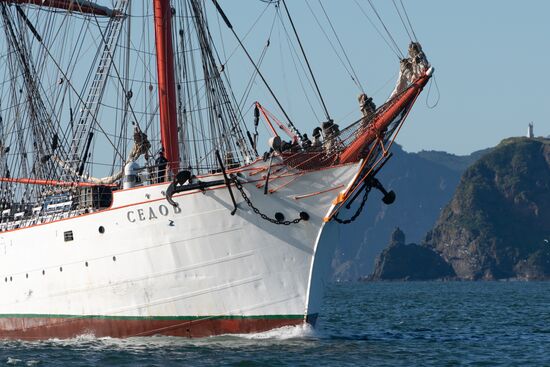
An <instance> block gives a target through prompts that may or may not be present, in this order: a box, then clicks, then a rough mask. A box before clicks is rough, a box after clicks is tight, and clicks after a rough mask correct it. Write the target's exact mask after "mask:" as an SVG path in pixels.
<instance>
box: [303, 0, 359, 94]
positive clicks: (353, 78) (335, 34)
mask: <svg viewBox="0 0 550 367" xmlns="http://www.w3.org/2000/svg"><path fill="white" fill-rule="evenodd" d="M306 5H307V6H308V8H310V7H309V4H308V3H307V2H306ZM319 5H320V6H321V9H322V10H323V13H324V14H325V17H326V18H327V21H328V24H329V25H330V29H331V30H332V33H333V34H334V37H335V38H336V41H337V42H338V45H340V49H341V50H342V53H343V54H344V57H345V58H346V61H347V62H348V65H349V68H350V70H351V72H352V73H353V76H351V75H350V76H351V79H352V80H353V81H354V82H355V84H356V85H357V86H358V87H359V89H360V91H361V92H364V91H365V90H364V88H363V86H362V85H361V81H360V79H359V77H358V76H357V73H356V72H355V69H354V68H353V65H352V64H351V61H350V59H349V57H348V54H347V52H346V49H345V48H344V46H343V45H342V42H341V41H340V37H338V34H337V33H336V30H335V29H334V26H333V25H332V22H331V20H330V18H329V16H328V14H327V12H326V11H325V7H324V6H323V3H322V2H321V0H319ZM310 10H311V8H310ZM314 17H315V15H314ZM323 33H325V32H324V30H323ZM325 35H326V33H325ZM327 38H328V37H327ZM329 43H330V44H331V46H332V43H331V42H330V41H329ZM333 49H334V47H333ZM346 70H347V68H346ZM348 73H349V72H348Z"/></svg>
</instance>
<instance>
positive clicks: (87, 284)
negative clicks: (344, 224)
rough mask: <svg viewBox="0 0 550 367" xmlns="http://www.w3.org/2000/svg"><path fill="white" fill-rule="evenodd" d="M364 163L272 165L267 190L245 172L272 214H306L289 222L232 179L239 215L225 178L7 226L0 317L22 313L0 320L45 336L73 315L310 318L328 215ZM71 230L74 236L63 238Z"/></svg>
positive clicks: (326, 256) (319, 288) (0, 253)
mask: <svg viewBox="0 0 550 367" xmlns="http://www.w3.org/2000/svg"><path fill="white" fill-rule="evenodd" d="M264 164H265V163H263V162H258V163H256V164H254V165H252V166H251V167H252V168H254V167H255V166H261V165H264ZM356 171H357V164H350V165H345V166H337V167H333V168H328V169H323V170H319V171H312V172H308V173H305V174H299V175H296V174H295V172H290V171H289V172H287V173H280V174H278V173H277V172H276V170H274V172H273V174H272V175H273V177H272V178H273V180H272V181H271V182H270V186H269V187H270V188H271V189H272V190H275V192H274V193H272V194H268V195H264V193H263V191H264V190H263V188H257V187H256V185H257V184H259V183H260V184H263V181H262V178H261V174H258V175H250V174H249V173H250V172H253V171H251V170H248V171H244V173H243V175H244V176H245V180H248V181H250V182H249V183H247V184H245V185H244V187H245V191H246V192H247V193H248V196H249V197H250V199H251V201H252V202H253V203H254V205H255V206H256V207H258V208H259V209H260V210H261V211H262V212H265V214H267V215H269V216H270V217H273V216H274V214H275V212H280V213H283V214H284V216H285V218H286V219H294V218H296V217H298V215H299V214H298V213H299V212H302V211H305V212H307V213H308V214H309V216H310V218H309V220H308V221H302V222H300V223H298V224H291V225H288V226H286V225H276V224H273V223H270V222H268V221H266V220H264V219H262V218H261V217H260V216H259V215H257V214H255V213H254V212H253V211H252V210H251V209H250V208H249V207H248V206H247V204H246V203H245V202H244V200H243V199H242V197H241V195H240V193H239V191H238V190H236V188H235V187H234V186H233V192H234V194H235V198H236V199H237V202H238V207H239V209H238V210H237V212H236V214H235V215H234V216H232V215H231V214H230V210H231V209H232V203H231V199H230V196H229V192H228V190H227V188H226V187H225V186H218V187H212V188H209V189H207V190H206V191H205V192H204V193H202V192H200V191H197V190H195V191H189V192H184V193H181V194H176V195H175V196H174V200H175V201H176V202H177V203H178V204H179V207H178V208H174V207H172V206H171V205H170V204H169V203H168V202H167V201H166V199H165V197H164V191H165V190H166V188H167V186H168V185H167V184H159V185H152V186H145V187H138V188H134V189H129V190H123V191H117V192H115V193H114V199H113V204H112V206H111V208H110V209H107V210H104V211H100V212H96V213H91V214H85V215H82V216H79V217H73V218H69V219H65V220H60V221H57V222H52V223H47V224H42V225H36V226H33V227H28V228H24V229H18V230H13V231H8V232H4V233H2V234H0V269H1V270H0V271H1V278H0V279H1V285H0V289H1V294H2V297H1V299H0V315H2V320H9V319H11V318H14V319H17V320H18V321H17V322H15V323H14V322H6V321H4V322H2V323H0V336H4V337H6V336H7V337H10V336H18V335H19V334H18V333H17V332H16V331H17V330H16V329H19V328H21V327H22V326H21V325H26V323H28V322H29V321H28V320H33V319H35V321H34V322H31V323H30V324H29V325H31V326H29V327H32V328H33V330H34V331H35V332H37V331H38V329H39V328H40V325H44V326H47V325H49V324H50V323H51V321H49V320H51V319H52V318H54V319H55V318H58V319H59V318H61V319H65V318H67V317H69V318H78V317H82V318H94V317H96V318H112V319H117V318H122V319H124V318H126V319H128V318H135V319H138V320H139V319H140V318H143V319H154V318H157V319H162V318H178V317H193V318H196V320H198V319H200V318H209V317H211V318H216V317H235V318H261V317H268V318H275V319H276V318H278V317H279V318H284V317H285V316H289V317H290V318H291V319H293V320H299V322H304V321H305V320H306V318H307V316H308V315H310V316H312V315H316V314H317V313H318V312H319V309H320V306H321V300H322V294H323V287H324V283H325V281H326V278H327V275H328V273H329V272H330V261H331V258H332V254H333V252H334V247H335V245H336V243H337V242H338V240H339V239H338V233H339V228H338V227H339V225H337V224H336V223H335V222H334V221H332V222H329V223H327V224H325V223H324V222H323V218H324V217H325V216H326V215H327V213H328V212H329V210H330V208H331V203H332V200H333V199H334V198H335V197H336V195H337V194H338V192H339V191H340V190H342V189H343V188H344V187H345V186H346V185H348V183H349V182H350V181H351V180H352V179H353V177H354V175H355V174H356ZM279 176H281V177H279ZM214 178H216V179H219V178H220V177H219V176H217V177H214ZM254 180H255V181H256V182H252V181H254ZM310 194H311V195H310ZM309 195H310V196H309ZM297 197H298V198H297ZM344 215H345V214H344ZM100 226H102V227H103V228H104V233H100V231H99V227H100ZM66 231H72V232H73V236H74V240H73V241H68V242H66V241H65V240H64V232H66ZM0 322H1V321H0ZM10 328H11V329H12V330H7V329H10ZM23 328H25V327H23ZM75 329H77V328H75ZM79 331H80V330H76V331H75V332H79ZM93 331H94V329H93V328H92V332H93ZM222 331H227V330H225V329H224V330H222ZM235 331H239V332H240V331H242V330H235ZM160 333H162V331H161V332H160ZM31 334H32V335H30V336H33V335H35V333H31ZM100 334H106V335H110V334H113V335H112V336H129V335H126V334H125V333H115V332H109V331H105V332H100ZM127 334H129V333H127ZM206 334H208V333H206ZM176 335H181V333H179V334H178V333H176ZM200 335H202V334H200ZM37 337H40V336H37Z"/></svg>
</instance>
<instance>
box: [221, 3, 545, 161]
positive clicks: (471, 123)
mask: <svg viewBox="0 0 550 367" xmlns="http://www.w3.org/2000/svg"><path fill="white" fill-rule="evenodd" d="M357 1H358V2H359V3H360V4H361V5H362V7H363V9H364V10H365V11H367V13H368V15H369V16H370V17H371V19H373V20H374V21H375V22H378V20H377V19H376V16H375V15H374V13H373V11H372V9H371V8H370V5H369V3H368V2H367V0H357ZM372 1H373V4H374V5H375V6H376V8H377V10H378V11H379V13H380V15H381V17H382V20H383V21H384V22H385V23H386V25H387V27H388V29H389V30H390V32H391V34H392V36H393V37H394V38H395V40H396V42H397V43H398V44H399V46H400V48H401V50H402V51H403V52H405V50H406V47H407V44H408V42H409V38H408V36H407V33H406V32H405V30H404V28H403V25H402V24H401V21H400V19H399V17H398V16H397V13H396V11H395V8H394V5H393V3H392V1H390V0H372ZM403 2H404V4H405V7H406V9H407V11H408V14H409V16H410V19H411V21H412V24H413V27H414V31H415V33H416V35H417V36H418V39H419V40H420V42H421V43H422V44H423V46H424V50H425V51H426V53H427V55H428V59H429V60H430V62H431V63H432V65H433V66H434V67H435V69H436V73H435V77H436V80H437V84H438V86H439V91H440V99H439V103H438V104H437V106H436V107H435V108H433V109H429V108H428V107H427V103H426V102H427V97H429V98H428V99H429V101H428V103H429V104H432V103H433V102H434V101H435V99H436V94H437V93H435V89H434V88H432V91H431V95H430V96H427V90H425V91H424V94H423V95H422V96H421V97H420V98H419V100H418V101H417V104H416V106H415V108H414V110H413V112H412V113H411V115H410V116H409V119H408V121H407V123H406V125H405V127H404V129H403V131H402V132H401V134H400V136H399V138H398V142H399V143H400V144H402V145H403V146H404V148H405V149H406V150H408V151H418V150H421V149H436V150H445V151H448V152H451V153H455V154H468V153H470V152H472V151H475V150H478V149H482V148H486V147H489V146H494V145H495V144H497V143H498V142H499V141H500V140H502V139H503V138H506V137H510V136H519V135H524V134H525V133H526V131H527V124H528V123H529V122H530V121H534V123H535V134H536V135H543V136H547V135H550V117H549V108H550V107H549V102H550V101H549V99H550V98H549V97H550V96H549V92H548V86H549V85H550V76H549V73H548V68H549V62H548V60H549V47H548V46H549V44H548V36H549V35H550V22H549V21H548V15H549V14H550V2H548V1H543V0H532V1H522V2H519V1H509V0H484V1H474V0H463V1H442V0H417V1H411V0H403ZM308 3H309V5H310V7H311V8H312V9H313V10H314V12H315V13H316V15H317V16H318V19H319V20H320V21H321V22H322V24H324V26H325V27H328V23H327V22H326V19H324V18H323V15H322V12H321V10H320V7H319V2H318V0H309V2H308ZM396 3H397V4H399V0H396ZM220 4H221V5H222V7H223V8H224V10H225V11H226V12H227V14H228V16H229V18H230V19H231V20H232V22H233V23H234V27H235V29H236V31H237V33H239V34H240V35H241V36H242V35H244V34H245V33H246V31H247V30H248V29H249V27H250V25H251V24H252V23H253V22H254V21H255V20H256V17H257V16H258V14H259V13H260V12H261V10H262V9H263V7H264V6H265V4H264V3H263V2H261V1H259V0H246V1H244V0H239V1H238V2H237V1H235V0H220ZM237 4H238V5H237ZM287 4H288V6H289V8H290V10H291V12H292V14H293V15H294V21H295V23H296V26H297V28H298V31H299V32H300V35H301V37H302V41H303V43H304V46H305V48H306V52H307V53H308V55H309V56H310V61H311V63H312V67H313V69H314V71H315V74H316V76H317V78H318V81H319V85H320V88H321V90H322V93H323V95H324V97H325V99H326V102H327V105H328V108H329V112H330V114H331V117H333V118H334V119H335V120H336V121H337V122H340V123H341V125H346V123H349V122H351V121H352V120H353V119H354V118H357V117H358V116H359V115H358V111H357V100H356V98H357V94H358V89H357V88H356V87H355V86H354V84H353V82H352V81H351V79H350V78H349V76H348V75H347V73H346V71H345V70H344V68H343V67H342V66H341V64H340V63H339V61H338V59H337V58H336V56H335V54H334V52H333V51H332V50H331V49H330V45H329V44H328V42H326V39H325V36H323V35H322V32H321V31H320V28H319V26H318V25H317V23H316V21H315V19H314V18H313V16H312V14H311V12H310V10H309V9H308V7H307V4H306V2H304V1H300V0H287ZM322 4H323V6H324V7H325V9H326V11H327V13H328V14H329V15H330V19H331V21H332V22H333V25H334V27H335V29H336V32H337V33H338V36H339V37H340V39H341V40H342V43H343V45H344V48H345V49H346V50H347V52H348V55H349V57H350V59H351V61H352V65H353V66H354V68H355V70H356V71H357V74H358V76H359V78H360V80H361V83H362V84H363V85H364V86H365V89H366V91H367V93H368V94H372V93H374V92H376V93H375V94H374V99H375V101H376V103H377V104H380V103H382V102H383V101H384V100H385V98H387V96H388V94H389V93H390V92H391V89H392V88H393V85H394V80H393V79H394V78H395V77H396V76H397V70H398V59H397V57H396V55H395V54H394V53H393V52H392V51H391V50H390V48H389V47H388V46H387V45H386V44H385V43H384V41H383V40H382V39H381V37H380V36H379V35H378V34H377V32H376V31H375V30H374V29H373V27H372V26H371V24H370V23H369V21H368V20H367V18H366V17H365V16H364V15H363V14H362V13H361V11H360V9H359V8H358V6H357V5H356V3H355V1H354V0H339V1H336V0H322ZM273 19H274V10H273V9H268V10H267V11H266V13H265V14H264V17H262V19H261V21H260V22H259V23H258V25H257V26H256V27H255V28H253V31H252V32H251V34H250V35H249V36H248V37H247V38H246V39H245V43H246V45H247V47H248V48H249V49H250V51H251V52H252V54H253V55H256V57H257V55H259V53H260V52H261V49H262V47H263V45H264V43H265V41H266V39H267V33H268V31H269V29H270V27H271V22H272V21H273ZM211 23H212V19H211ZM376 25H377V26H378V27H379V28H380V29H381V30H382V28H381V26H380V23H376ZM325 29H327V28H325ZM288 31H289V32H290V28H288ZM327 32H328V33H329V35H330V31H329V30H328V29H327ZM232 42H233V41H232V40H231V39H230V37H229V35H228V34H226V35H225V36H224V45H225V49H226V52H227V53H229V51H230V49H231V48H232ZM271 42H272V44H271V46H270V48H269V51H268V54H267V56H266V60H265V61H264V63H263V64H262V70H263V71H264V72H265V74H266V76H267V77H268V79H269V80H270V83H271V85H272V87H273V89H274V90H275V91H276V93H277V95H278V96H279V97H280V99H281V101H282V102H283V104H284V105H285V109H287V111H288V112H289V114H290V115H291V117H292V119H293V120H294V121H295V122H296V123H297V125H299V126H300V127H302V129H303V130H304V132H309V131H310V130H312V129H313V128H314V127H315V126H316V124H317V123H318V121H319V120H320V119H322V115H323V114H322V109H321V108H320V107H316V113H317V115H318V116H319V117H318V118H317V119H316V118H315V116H314V115H313V113H312V112H311V110H310V108H309V107H308V106H307V103H306V102H305V98H304V94H303V92H302V90H301V88H300V87H299V84H298V83H297V82H296V80H297V79H296V73H295V71H294V66H293V62H292V57H291V55H290V51H288V43H287V42H286V39H285V36H284V31H283V30H282V27H279V26H276V27H275V28H274V31H273V33H272V37H271ZM248 66H249V65H248V64H247V62H246V61H245V60H244V59H242V58H241V56H240V55H236V56H234V57H232V59H231V60H230V62H229V63H228V68H229V70H230V72H231V78H232V82H233V86H234V88H235V90H236V91H237V95H238V91H239V88H240V84H241V81H242V80H246V79H247V78H248V75H249V73H250V70H248ZM390 79H391V82H390V83H388V80H390ZM241 89H242V88H241ZM253 94H254V95H256V96H257V97H258V98H257V99H259V100H260V101H261V102H264V104H265V105H267V106H270V107H271V108H272V110H274V111H276V108H275V107H274V103H273V101H272V100H271V99H270V98H269V96H268V95H267V93H265V90H264V88H263V87H262V86H261V85H257V88H255V89H254V91H253ZM311 96H313V94H311V95H310V97H311ZM317 106H318V105H317Z"/></svg>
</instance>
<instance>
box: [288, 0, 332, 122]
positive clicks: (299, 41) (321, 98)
mask: <svg viewBox="0 0 550 367" xmlns="http://www.w3.org/2000/svg"><path fill="white" fill-rule="evenodd" d="M282 2H283V6H284V8H285V12H286V15H287V16H288V20H289V21H290V25H291V26H292V30H293V31H294V35H295V36H296V40H297V41H298V45H299V46H300V50H301V51H302V56H303V57H304V60H305V62H306V65H307V68H308V70H309V73H310V74H311V79H312V80H313V84H315V89H316V90H317V94H318V95H319V99H320V100H321V104H322V105H323V109H324V110H325V116H326V118H327V121H330V120H331V118H330V114H329V113H328V109H327V105H326V103H325V100H324V99H323V95H322V94H321V90H320V89H319V85H318V84H317V80H316V79H315V75H314V74H313V70H312V69H311V65H310V64H309V59H308V58H307V55H306V52H305V50H304V47H303V46H302V41H301V40H300V37H299V36H298V31H297V30H296V27H295V26H294V21H293V20H292V17H291V16H290V12H289V11H288V8H287V6H286V2H285V0H282Z"/></svg>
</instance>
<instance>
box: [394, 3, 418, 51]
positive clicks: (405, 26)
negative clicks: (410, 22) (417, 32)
mask: <svg viewBox="0 0 550 367" xmlns="http://www.w3.org/2000/svg"><path fill="white" fill-rule="evenodd" d="M392 3H393V6H394V7H395V11H397V15H399V19H401V24H403V28H405V32H407V35H408V36H409V40H410V41H411V42H412V41H413V38H412V36H411V32H409V29H408V28H407V24H406V23H405V20H404V19H403V16H402V15H401V12H400V11H399V8H398V7H397V4H396V3H395V0H392Z"/></svg>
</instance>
